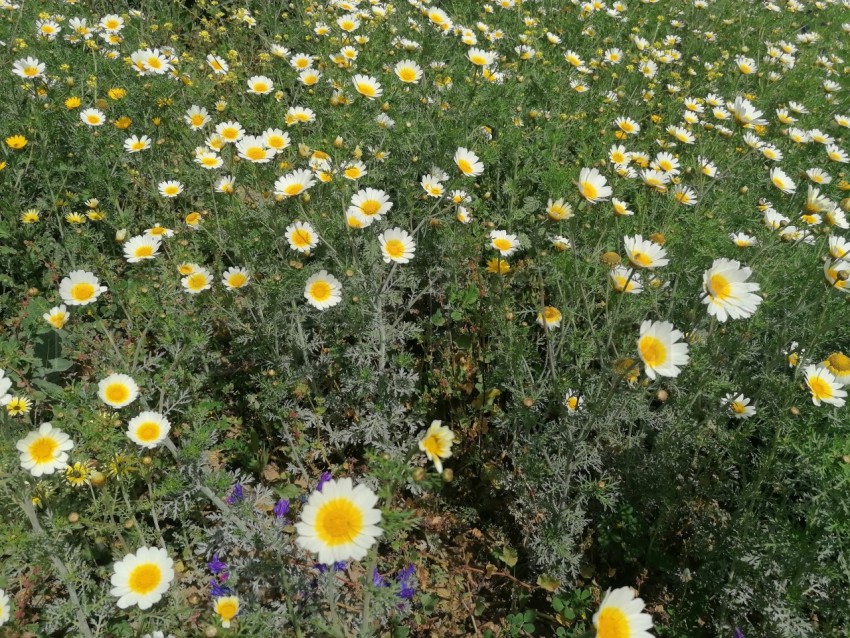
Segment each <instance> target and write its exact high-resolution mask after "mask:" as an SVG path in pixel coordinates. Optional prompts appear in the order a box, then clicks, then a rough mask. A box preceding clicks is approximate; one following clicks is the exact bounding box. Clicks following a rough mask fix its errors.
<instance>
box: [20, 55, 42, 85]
mask: <svg viewBox="0 0 850 638" xmlns="http://www.w3.org/2000/svg"><path fill="white" fill-rule="evenodd" d="M45 68H46V67H45V65H44V62H39V61H38V60H37V59H36V58H29V57H28V58H21V59H20V60H15V61H14V62H13V63H12V73H14V74H15V75H17V76H18V77H19V78H24V79H25V80H35V79H36V78H40V77H42V76H43V75H44V70H45Z"/></svg>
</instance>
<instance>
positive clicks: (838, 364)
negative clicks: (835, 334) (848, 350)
mask: <svg viewBox="0 0 850 638" xmlns="http://www.w3.org/2000/svg"><path fill="white" fill-rule="evenodd" d="M821 365H822V366H823V367H824V368H826V369H827V370H829V372H830V373H831V374H832V375H833V376H834V377H835V380H836V381H837V382H838V383H840V384H841V385H850V357H848V356H847V355H846V354H844V353H843V352H833V353H832V354H830V355H829V356H828V357H827V358H826V361H824V362H823V363H822V364H821Z"/></svg>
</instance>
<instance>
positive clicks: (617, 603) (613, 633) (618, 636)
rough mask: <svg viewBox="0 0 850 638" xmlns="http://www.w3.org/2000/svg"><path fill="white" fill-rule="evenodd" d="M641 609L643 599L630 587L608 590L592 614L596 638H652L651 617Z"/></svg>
mask: <svg viewBox="0 0 850 638" xmlns="http://www.w3.org/2000/svg"><path fill="white" fill-rule="evenodd" d="M643 608H644V602H643V599H641V598H637V597H636V594H635V592H634V591H633V590H632V589H631V588H630V587H620V588H619V589H615V590H613V591H611V590H608V591H607V592H606V593H605V597H604V598H603V599H602V603H601V604H600V605H599V611H597V612H596V613H595V614H593V626H594V627H596V636H597V638H603V637H605V638H609V637H610V638H652V634H650V633H649V630H650V629H652V616H650V615H649V614H645V613H643Z"/></svg>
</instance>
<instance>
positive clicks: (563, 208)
mask: <svg viewBox="0 0 850 638" xmlns="http://www.w3.org/2000/svg"><path fill="white" fill-rule="evenodd" d="M546 214H547V215H548V216H549V219H551V220H552V221H563V220H565V219H570V218H571V217H572V216H573V207H572V206H570V205H569V204H568V203H566V202H565V201H564V200H563V198H558V199H555V200H553V199H551V198H550V199H549V201H548V202H547V203H546Z"/></svg>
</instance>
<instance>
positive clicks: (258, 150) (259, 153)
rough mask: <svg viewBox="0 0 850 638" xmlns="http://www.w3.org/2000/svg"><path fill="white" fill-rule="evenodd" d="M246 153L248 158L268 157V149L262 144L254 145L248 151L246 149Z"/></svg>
mask: <svg viewBox="0 0 850 638" xmlns="http://www.w3.org/2000/svg"><path fill="white" fill-rule="evenodd" d="M245 155H247V156H248V159H252V160H255V161H256V160H263V159H266V149H264V148H263V147H262V146H252V147H251V148H249V149H248V150H247V151H245Z"/></svg>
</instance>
